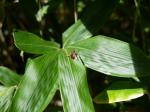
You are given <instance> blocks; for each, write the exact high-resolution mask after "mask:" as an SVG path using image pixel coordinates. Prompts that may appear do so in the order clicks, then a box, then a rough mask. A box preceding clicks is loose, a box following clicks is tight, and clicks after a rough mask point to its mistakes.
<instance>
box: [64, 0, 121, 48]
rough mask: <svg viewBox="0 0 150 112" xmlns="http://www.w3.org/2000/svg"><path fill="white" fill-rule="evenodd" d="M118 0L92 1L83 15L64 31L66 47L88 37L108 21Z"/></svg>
mask: <svg viewBox="0 0 150 112" xmlns="http://www.w3.org/2000/svg"><path fill="white" fill-rule="evenodd" d="M117 3H118V0H105V1H104V0H96V1H94V2H93V3H91V5H90V7H89V8H88V9H87V10H86V12H85V13H84V15H83V17H82V18H81V19H79V20H78V21H77V22H76V23H75V24H73V25H72V26H71V27H70V28H68V29H67V30H66V31H65V32H64V33H63V43H64V45H63V46H64V47H66V46H68V45H71V44H73V43H75V42H77V41H80V40H84V39H87V38H89V37H91V36H92V35H93V34H95V33H96V32H97V31H98V30H99V29H100V27H102V25H103V24H104V23H105V22H106V21H107V19H108V18H109V16H110V15H111V13H112V11H113V9H114V8H115V6H116V5H117Z"/></svg>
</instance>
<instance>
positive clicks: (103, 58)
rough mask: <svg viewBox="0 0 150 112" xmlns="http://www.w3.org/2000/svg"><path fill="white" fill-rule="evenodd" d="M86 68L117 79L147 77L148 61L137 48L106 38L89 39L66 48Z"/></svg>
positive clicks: (149, 61)
mask: <svg viewBox="0 0 150 112" xmlns="http://www.w3.org/2000/svg"><path fill="white" fill-rule="evenodd" d="M68 48H69V49H71V50H75V51H76V52H77V54H78V55H79V56H80V57H81V59H82V60H83V62H84V64H85V66H86V67H88V68H91V69H93V70H96V71H99V72H102V73H104V74H107V75H112V76H117V77H137V76H138V77H141V76H149V75H150V74H149V73H150V69H149V67H150V60H149V59H148V58H147V57H146V56H145V54H144V53H143V52H142V51H141V50H140V49H138V48H136V47H134V46H133V45H131V44H128V43H126V42H123V41H120V40H117V39H113V38H110V37H106V36H96V37H93V38H89V39H86V40H83V41H80V42H78V43H75V44H74V45H71V46H70V47H68Z"/></svg>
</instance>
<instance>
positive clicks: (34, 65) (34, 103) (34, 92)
mask: <svg viewBox="0 0 150 112" xmlns="http://www.w3.org/2000/svg"><path fill="white" fill-rule="evenodd" d="M56 57H57V52H55V53H53V54H52V55H51V56H49V55H43V56H41V57H38V58H36V59H34V60H31V61H30V62H29V63H28V66H27V69H26V72H25V76H24V78H23V80H22V82H21V83H20V85H19V87H18V88H19V89H18V90H17V92H16V95H15V96H14V100H13V103H12V107H11V111H12V112H26V111H31V112H42V111H43V110H44V109H45V108H46V106H47V105H48V103H49V102H50V100H51V99H52V97H53V95H54V94H55V92H56V90H57V82H58V75H57V71H56V70H55V69H56V67H57V60H56V59H55V58H56ZM54 68H55V69H54Z"/></svg>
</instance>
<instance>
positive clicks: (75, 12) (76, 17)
mask: <svg viewBox="0 0 150 112" xmlns="http://www.w3.org/2000/svg"><path fill="white" fill-rule="evenodd" d="M77 20H78V12H77V1H76V0H74V21H75V22H77Z"/></svg>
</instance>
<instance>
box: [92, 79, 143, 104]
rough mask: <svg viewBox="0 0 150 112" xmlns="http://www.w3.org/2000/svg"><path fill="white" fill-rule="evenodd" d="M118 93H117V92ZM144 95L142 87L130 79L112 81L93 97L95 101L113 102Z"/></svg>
mask: <svg viewBox="0 0 150 112" xmlns="http://www.w3.org/2000/svg"><path fill="white" fill-rule="evenodd" d="M118 93H119V94H118ZM143 95H144V88H143V87H142V86H141V85H140V84H138V83H133V82H130V81H119V82H115V83H113V84H112V85H111V86H109V87H108V88H107V89H105V90H104V91H102V92H101V93H100V94H99V95H97V96H96V97H95V98H94V101H95V102H96V103H101V104H103V103H114V102H121V101H129V100H132V99H135V98H138V97H141V96H143Z"/></svg>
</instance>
